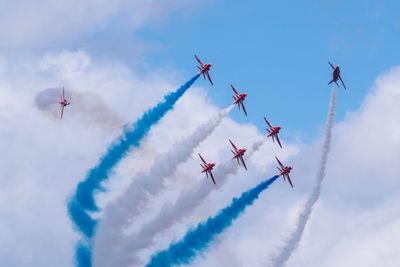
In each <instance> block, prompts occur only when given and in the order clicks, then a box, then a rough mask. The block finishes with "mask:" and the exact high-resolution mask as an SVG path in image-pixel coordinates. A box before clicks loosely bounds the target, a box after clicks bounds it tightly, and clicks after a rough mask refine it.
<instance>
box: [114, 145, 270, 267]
mask: <svg viewBox="0 0 400 267" xmlns="http://www.w3.org/2000/svg"><path fill="white" fill-rule="evenodd" d="M265 140H266V139H265V138H263V139H261V140H259V141H257V142H255V143H254V144H253V145H252V147H251V148H250V149H249V150H248V151H247V155H246V157H247V158H250V157H251V155H252V154H253V153H254V152H256V151H257V150H258V149H259V148H260V147H261V145H262V144H264V142H265ZM237 170H238V164H237V163H236V162H235V161H233V160H229V161H227V162H225V163H223V164H222V165H220V166H218V167H217V169H216V171H215V173H214V174H215V175H214V176H215V178H216V181H217V187H218V188H220V187H222V186H223V185H224V184H225V182H226V181H227V180H228V179H227V178H228V175H230V174H235V173H236V171H237ZM213 190H214V186H213V185H210V181H209V180H206V179H204V180H201V182H200V184H199V185H198V186H195V187H194V188H193V189H192V190H189V191H187V192H184V193H182V194H181V195H180V196H179V197H178V199H177V200H176V202H175V203H174V204H165V205H164V206H163V207H162V208H161V210H160V212H159V214H158V215H157V216H156V217H155V218H153V219H152V220H151V221H148V222H146V224H145V225H143V226H142V227H141V229H139V231H138V232H135V233H133V234H131V235H129V236H127V237H126V238H125V240H124V241H123V246H122V248H121V250H120V252H119V253H118V263H117V264H116V265H115V266H126V265H129V266H131V265H132V266H133V265H135V266H136V265H143V263H142V262H141V260H140V259H139V258H138V254H137V253H138V252H139V250H140V249H144V248H148V247H150V246H151V245H153V244H154V242H155V239H156V237H157V234H159V233H160V232H163V231H165V230H166V229H168V228H170V227H171V226H173V225H175V224H176V223H178V222H180V221H182V219H183V218H184V217H187V216H189V215H190V214H191V213H192V212H193V211H194V210H195V209H196V207H197V206H199V205H200V204H201V203H202V202H203V201H204V199H206V198H207V196H208V195H209V194H210V193H211V192H212V191H213Z"/></svg>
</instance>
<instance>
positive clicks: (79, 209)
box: [68, 75, 199, 267]
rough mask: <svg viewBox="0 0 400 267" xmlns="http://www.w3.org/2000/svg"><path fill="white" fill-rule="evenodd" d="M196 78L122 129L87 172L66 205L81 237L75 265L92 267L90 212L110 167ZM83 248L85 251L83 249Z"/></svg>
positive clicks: (139, 139)
mask: <svg viewBox="0 0 400 267" xmlns="http://www.w3.org/2000/svg"><path fill="white" fill-rule="evenodd" d="M198 77H199V75H196V76H194V77H193V78H192V79H190V80H189V81H188V82H186V83H185V84H184V85H183V86H181V87H180V88H179V89H178V90H176V91H175V92H172V93H170V94H168V95H166V96H165V97H164V100H163V101H162V102H161V103H159V104H157V105H156V106H155V107H153V108H151V109H150V110H148V111H147V112H146V113H144V114H143V115H142V117H141V118H140V119H139V120H137V121H136V122H135V123H134V124H133V127H132V128H131V129H125V131H124V133H123V135H122V136H121V137H120V138H119V139H118V140H117V141H116V142H114V143H113V144H112V145H111V147H110V148H109V149H108V150H107V151H106V153H105V154H104V155H103V156H102V158H101V159H100V161H99V162H98V164H97V165H96V166H94V167H93V168H92V169H90V170H89V171H88V173H87V175H86V177H85V179H84V180H83V181H82V182H80V183H79V184H78V187H77V189H76V191H75V193H74V195H73V197H72V198H71V199H70V201H69V203H68V213H69V216H70V217H71V220H72V222H73V223H74V225H75V227H76V228H77V230H78V231H79V232H80V233H81V234H82V235H83V237H84V240H81V242H80V244H79V245H78V247H77V253H76V258H77V265H78V266H82V267H88V266H91V258H90V253H86V252H85V251H87V250H89V251H90V246H91V245H90V239H91V238H92V236H93V234H94V230H95V227H96V223H97V222H96V220H94V219H93V218H92V217H91V215H90V212H93V211H98V207H97V205H96V203H95V200H94V193H95V192H96V191H98V190H101V189H102V188H101V183H102V182H103V181H105V180H107V179H108V177H109V175H110V172H111V170H112V169H113V167H114V166H115V165H116V164H117V163H119V162H120V161H121V159H123V158H124V156H125V155H126V154H127V152H128V151H129V149H131V148H132V147H138V146H139V145H140V142H141V141H142V139H143V138H144V137H145V136H146V135H147V134H148V132H149V131H150V129H151V127H152V126H154V125H155V124H156V123H157V122H158V121H159V120H160V119H161V118H162V117H163V116H164V115H165V114H166V113H167V112H168V111H169V110H171V109H172V108H173V107H174V105H175V103H176V102H177V101H178V99H179V98H180V97H181V96H182V95H183V94H184V93H185V92H186V90H187V89H189V88H190V86H191V85H192V84H193V83H194V82H195V81H196V79H197V78H198ZM85 245H86V248H85Z"/></svg>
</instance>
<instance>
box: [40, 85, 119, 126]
mask: <svg viewBox="0 0 400 267" xmlns="http://www.w3.org/2000/svg"><path fill="white" fill-rule="evenodd" d="M61 90H62V89H61V88H48V89H44V90H42V91H40V92H39V93H38V94H37V95H36V97H35V104H36V107H37V108H38V109H39V110H41V111H42V112H43V113H44V114H46V115H48V116H49V117H51V118H52V119H57V120H59V119H60V105H59V104H58V101H59V99H60V94H61ZM66 94H67V98H68V100H70V101H71V109H72V110H73V112H71V113H70V114H69V115H68V117H70V116H79V117H80V119H82V120H83V121H85V122H87V123H90V124H91V125H95V126H100V127H101V128H103V129H105V130H110V129H119V127H120V125H121V124H122V118H121V117H120V116H119V115H117V114H116V113H115V112H113V111H112V109H110V108H109V107H108V106H107V105H106V104H105V103H104V101H103V99H102V98H101V97H99V96H98V95H95V94H92V93H89V92H77V91H72V90H68V91H66ZM68 108H69V107H68Z"/></svg>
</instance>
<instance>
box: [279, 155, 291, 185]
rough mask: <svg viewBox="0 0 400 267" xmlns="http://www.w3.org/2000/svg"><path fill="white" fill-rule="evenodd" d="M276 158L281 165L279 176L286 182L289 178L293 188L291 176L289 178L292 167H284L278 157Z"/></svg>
mask: <svg viewBox="0 0 400 267" xmlns="http://www.w3.org/2000/svg"><path fill="white" fill-rule="evenodd" d="M275 158H276V160H277V161H278V164H279V167H277V168H278V170H279V171H280V173H279V176H282V177H283V180H284V181H286V178H287V180H288V182H289V184H290V186H291V187H292V188H293V184H292V180H291V179H290V176H289V173H290V171H291V170H292V166H284V165H283V164H282V162H281V161H280V160H279V159H278V158H277V157H275Z"/></svg>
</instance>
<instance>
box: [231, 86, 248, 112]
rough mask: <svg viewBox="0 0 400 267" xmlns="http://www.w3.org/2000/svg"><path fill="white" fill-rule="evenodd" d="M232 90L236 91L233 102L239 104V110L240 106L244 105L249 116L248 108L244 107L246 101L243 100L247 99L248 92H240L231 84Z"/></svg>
mask: <svg viewBox="0 0 400 267" xmlns="http://www.w3.org/2000/svg"><path fill="white" fill-rule="evenodd" d="M231 87H232V90H233V92H234V93H235V95H233V96H232V97H233V99H234V101H233V103H232V104H234V105H237V106H238V108H239V110H240V107H242V109H243V112H244V114H245V115H246V116H247V111H246V108H245V107H244V103H243V101H244V100H245V99H246V96H247V94H246V93H238V91H237V90H236V89H235V87H234V86H233V85H232V84H231Z"/></svg>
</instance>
